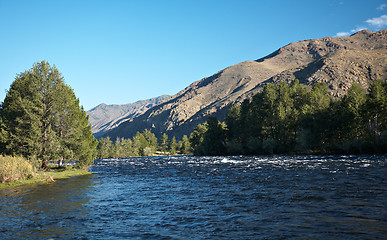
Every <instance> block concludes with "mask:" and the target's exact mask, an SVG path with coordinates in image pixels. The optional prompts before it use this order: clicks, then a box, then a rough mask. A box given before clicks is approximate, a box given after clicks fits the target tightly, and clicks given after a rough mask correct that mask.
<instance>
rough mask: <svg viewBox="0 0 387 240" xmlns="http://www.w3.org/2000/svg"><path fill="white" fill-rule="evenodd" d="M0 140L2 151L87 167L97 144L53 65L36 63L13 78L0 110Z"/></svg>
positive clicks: (82, 113)
mask: <svg viewBox="0 0 387 240" xmlns="http://www.w3.org/2000/svg"><path fill="white" fill-rule="evenodd" d="M0 116H1V119H2V122H0V124H1V125H2V126H1V132H0V141H1V147H2V148H3V150H4V152H5V153H7V154H11V155H22V156H24V157H25V158H28V159H41V160H42V167H44V168H45V167H46V162H47V161H48V160H63V159H67V160H70V159H71V160H78V166H80V167H83V166H88V165H90V164H92V161H93V160H94V158H95V156H96V151H95V148H96V145H97V141H96V140H95V139H94V137H93V135H92V133H91V126H90V125H89V123H88V117H87V115H86V112H85V111H84V110H83V108H82V107H80V106H79V100H78V99H77V98H76V97H75V94H74V92H73V90H72V89H71V88H70V87H69V86H68V85H66V84H65V83H64V81H63V77H62V75H61V73H60V72H59V71H58V70H57V68H56V67H55V66H50V64H49V63H47V62H45V61H42V62H39V63H36V64H34V65H33V67H32V69H30V70H28V71H25V72H23V73H21V74H19V75H17V77H16V79H15V81H14V82H13V83H12V84H11V87H10V89H9V91H8V92H7V96H6V98H5V100H4V102H3V104H2V106H1V109H0Z"/></svg>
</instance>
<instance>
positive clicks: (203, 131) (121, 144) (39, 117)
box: [0, 61, 387, 169]
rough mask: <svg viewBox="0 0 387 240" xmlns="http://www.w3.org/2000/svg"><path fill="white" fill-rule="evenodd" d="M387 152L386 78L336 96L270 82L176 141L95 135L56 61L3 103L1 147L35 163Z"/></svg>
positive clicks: (19, 82) (39, 68)
mask: <svg viewBox="0 0 387 240" xmlns="http://www.w3.org/2000/svg"><path fill="white" fill-rule="evenodd" d="M386 152H387V83H386V81H382V80H378V81H375V82H372V83H371V84H370V86H369V88H368V89H364V88H362V87H361V86H360V85H359V84H357V83H354V84H353V85H352V86H351V87H350V88H349V89H348V91H347V94H346V95H345V96H343V97H341V98H334V97H331V96H330V95H329V94H328V87H327V85H326V84H324V83H316V84H314V85H313V86H312V87H311V88H309V87H307V86H304V85H301V84H300V83H299V81H298V80H295V81H293V82H291V83H286V82H282V83H280V84H267V85H266V86H265V87H264V88H263V90H262V92H260V93H258V94H256V95H255V96H253V98H252V99H251V100H249V99H246V100H244V101H243V102H242V103H241V104H235V105H234V106H232V107H231V108H230V109H229V111H228V115H227V117H226V120H225V122H220V121H218V120H217V119H216V118H215V117H214V116H210V117H209V118H208V120H207V122H205V123H204V124H199V125H197V126H196V128H195V129H194V130H193V132H192V133H191V134H190V135H189V136H187V135H184V136H183V138H182V139H181V140H180V141H177V140H176V138H175V137H172V138H171V139H170V137H169V136H168V135H167V134H165V133H164V134H163V136H162V137H161V139H157V138H156V137H155V135H154V134H153V133H152V132H151V131H149V130H147V129H146V130H144V131H143V132H141V133H140V132H137V134H136V135H135V136H134V137H133V138H132V139H124V138H118V139H114V141H113V140H111V139H109V138H101V139H99V141H97V140H96V139H95V138H94V137H93V135H92V133H91V126H90V124H89V123H88V116H87V115H86V112H85V111H84V109H83V108H82V106H80V105H79V99H77V98H76V96H75V94H74V91H73V90H72V89H71V87H69V86H68V85H66V84H65V83H64V80H63V77H62V75H61V73H60V72H59V71H58V70H57V69H56V67H55V66H50V64H49V63H48V62H45V61H42V62H39V63H36V64H34V65H33V67H32V68H31V69H30V70H27V71H25V72H23V73H20V74H18V75H17V77H16V79H15V81H14V82H13V83H12V85H11V87H10V89H9V91H8V92H7V95H6V98H5V100H4V102H3V103H2V104H1V106H0V153H1V154H2V155H10V156H22V157H24V158H25V159H27V160H28V161H29V162H31V163H34V164H35V165H37V163H40V167H41V168H42V169H45V168H46V167H47V162H49V161H58V162H59V166H60V165H62V163H63V161H64V160H67V161H69V160H74V161H76V162H77V165H78V166H80V167H82V166H90V165H91V164H92V163H93V160H94V159H95V158H96V157H98V158H113V157H114V158H118V157H134V156H153V155H174V154H191V153H194V154H196V155H235V154H245V155H249V154H289V153H290V154H293V153H307V154H310V153H312V154H326V153H346V154H358V153H386Z"/></svg>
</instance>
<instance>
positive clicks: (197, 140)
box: [189, 123, 207, 154]
mask: <svg viewBox="0 0 387 240" xmlns="http://www.w3.org/2000/svg"><path fill="white" fill-rule="evenodd" d="M206 132H207V123H204V124H198V125H197V126H196V127H195V128H194V130H193V131H192V133H191V134H190V136H189V142H190V145H191V148H192V150H193V152H194V153H195V154H197V150H198V149H199V147H200V145H201V143H202V142H203V140H204V134H205V133H206Z"/></svg>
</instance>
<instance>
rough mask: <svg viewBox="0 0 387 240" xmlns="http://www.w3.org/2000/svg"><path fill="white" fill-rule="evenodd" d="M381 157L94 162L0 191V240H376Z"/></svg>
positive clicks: (383, 221) (380, 225)
mask: <svg viewBox="0 0 387 240" xmlns="http://www.w3.org/2000/svg"><path fill="white" fill-rule="evenodd" d="M386 159H387V156H386V155H382V156H368V155H367V156H366V155H361V156H356V155H353V156H311V155H302V156H288V155H287V156H286V155H284V156H243V157H240V156H235V157H192V156H171V157H144V158H125V159H100V160H95V163H94V165H93V166H92V168H91V171H92V172H93V173H94V174H92V175H89V176H79V177H72V178H70V179H65V180H58V181H56V182H55V183H52V184H48V185H28V186H19V187H15V188H11V189H3V190H0V239H386V236H387V179H386V178H387V164H386V163H387V160H386Z"/></svg>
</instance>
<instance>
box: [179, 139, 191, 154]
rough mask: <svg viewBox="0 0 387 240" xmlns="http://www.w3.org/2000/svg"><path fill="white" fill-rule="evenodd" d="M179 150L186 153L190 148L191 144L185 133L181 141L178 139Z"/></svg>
mask: <svg viewBox="0 0 387 240" xmlns="http://www.w3.org/2000/svg"><path fill="white" fill-rule="evenodd" d="M179 150H180V152H181V153H182V154H188V153H189V152H190V150H191V144H190V142H189V140H188V137H187V135H184V136H183V138H182V139H181V141H179Z"/></svg>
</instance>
